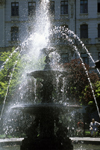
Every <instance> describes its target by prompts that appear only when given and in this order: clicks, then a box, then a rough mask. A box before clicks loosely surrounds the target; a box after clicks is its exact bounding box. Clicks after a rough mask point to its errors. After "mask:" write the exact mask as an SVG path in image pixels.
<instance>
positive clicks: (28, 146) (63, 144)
mask: <svg viewBox="0 0 100 150" xmlns="http://www.w3.org/2000/svg"><path fill="white" fill-rule="evenodd" d="M20 150H73V145H72V144H71V140H70V139H69V138H68V137H67V138H65V139H64V137H56V136H54V137H45V138H44V137H43V138H42V137H37V138H35V139H34V140H32V139H29V138H25V139H24V140H23V141H22V145H21V148H20Z"/></svg>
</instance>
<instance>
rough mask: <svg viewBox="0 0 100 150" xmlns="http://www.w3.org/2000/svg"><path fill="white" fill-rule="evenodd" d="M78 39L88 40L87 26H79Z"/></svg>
mask: <svg viewBox="0 0 100 150" xmlns="http://www.w3.org/2000/svg"><path fill="white" fill-rule="evenodd" d="M80 38H88V25H86V24H83V25H81V26H80Z"/></svg>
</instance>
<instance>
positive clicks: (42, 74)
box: [27, 69, 68, 79]
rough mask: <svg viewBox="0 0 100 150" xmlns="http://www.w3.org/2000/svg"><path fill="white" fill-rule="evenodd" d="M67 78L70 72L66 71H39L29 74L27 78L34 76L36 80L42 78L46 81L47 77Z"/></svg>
mask: <svg viewBox="0 0 100 150" xmlns="http://www.w3.org/2000/svg"><path fill="white" fill-rule="evenodd" d="M59 75H62V76H66V75H68V72H66V71H62V70H61V71H60V70H49V69H46V70H37V71H33V72H31V73H27V76H33V77H34V78H41V79H46V78H47V77H52V76H59Z"/></svg>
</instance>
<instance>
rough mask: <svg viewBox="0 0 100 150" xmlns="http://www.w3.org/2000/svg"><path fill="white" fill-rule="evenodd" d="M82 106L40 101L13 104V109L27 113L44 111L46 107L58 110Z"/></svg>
mask: <svg viewBox="0 0 100 150" xmlns="http://www.w3.org/2000/svg"><path fill="white" fill-rule="evenodd" d="M79 108H81V106H80V105H69V104H66V103H63V104H57V103H38V104H24V105H23V104H22V105H17V106H13V107H12V109H17V110H21V111H23V112H25V113H29V114H36V113H37V112H38V113H39V112H40V111H43V110H44V109H50V110H51V111H54V112H57V110H58V111H59V110H60V111H61V110H65V111H67V110H73V109H79Z"/></svg>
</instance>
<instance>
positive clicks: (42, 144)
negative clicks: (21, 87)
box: [14, 55, 78, 150]
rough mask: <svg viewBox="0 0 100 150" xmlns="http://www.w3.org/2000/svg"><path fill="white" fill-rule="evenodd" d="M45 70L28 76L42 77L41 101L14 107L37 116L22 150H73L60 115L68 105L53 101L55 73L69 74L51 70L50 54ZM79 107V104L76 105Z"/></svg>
mask: <svg viewBox="0 0 100 150" xmlns="http://www.w3.org/2000/svg"><path fill="white" fill-rule="evenodd" d="M45 62H46V65H45V67H44V70H39V71H34V72H31V73H28V74H27V75H28V76H33V77H34V78H36V79H37V78H40V79H42V88H41V92H40V94H41V103H37V104H28V105H21V106H20V107H19V106H18V107H14V109H16V108H17V109H20V110H22V111H23V112H25V113H29V114H30V115H34V116H35V120H33V122H32V125H31V126H30V127H29V128H28V130H27V131H26V135H27V137H26V138H25V139H24V140H23V141H22V145H21V150H43V149H44V150H72V149H73V145H72V143H71V140H70V139H69V137H68V130H67V127H66V126H63V123H61V122H60V119H59V115H60V113H61V112H64V110H66V112H67V109H66V108H67V107H70V108H71V107H73V106H66V105H65V104H57V103H54V102H53V91H54V85H53V81H54V80H55V77H54V75H58V74H62V75H63V76H64V75H65V74H66V75H67V74H68V73H67V72H64V71H58V70H51V67H50V59H49V56H48V55H47V56H46V60H45ZM75 107H77V108H78V106H75Z"/></svg>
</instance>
